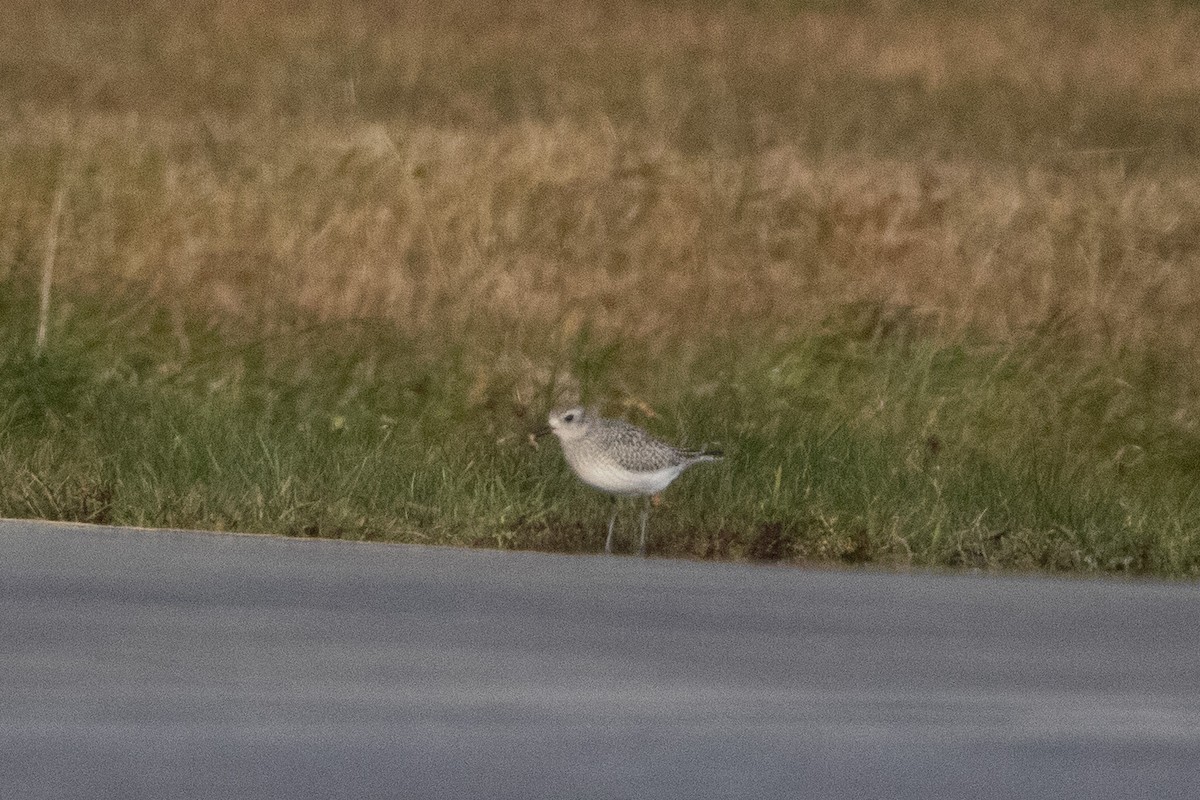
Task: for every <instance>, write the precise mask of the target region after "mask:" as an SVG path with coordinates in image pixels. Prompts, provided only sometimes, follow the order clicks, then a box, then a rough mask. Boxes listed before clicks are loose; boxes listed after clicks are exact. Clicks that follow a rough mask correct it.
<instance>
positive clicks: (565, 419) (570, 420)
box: [563, 414, 575, 422]
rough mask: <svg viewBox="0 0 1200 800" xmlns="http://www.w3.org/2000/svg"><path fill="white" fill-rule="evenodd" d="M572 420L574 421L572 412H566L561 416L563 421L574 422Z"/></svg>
mask: <svg viewBox="0 0 1200 800" xmlns="http://www.w3.org/2000/svg"><path fill="white" fill-rule="evenodd" d="M574 421H575V415H574V414H567V415H566V416H565V417H563V422H574Z"/></svg>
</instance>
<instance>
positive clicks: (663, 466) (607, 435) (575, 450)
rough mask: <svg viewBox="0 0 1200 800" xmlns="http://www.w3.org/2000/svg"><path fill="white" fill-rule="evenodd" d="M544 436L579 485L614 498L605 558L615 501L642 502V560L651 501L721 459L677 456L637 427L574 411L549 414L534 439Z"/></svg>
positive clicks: (711, 453)
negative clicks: (553, 440)
mask: <svg viewBox="0 0 1200 800" xmlns="http://www.w3.org/2000/svg"><path fill="white" fill-rule="evenodd" d="M547 433H553V434H554V435H555V436H557V437H558V441H559V443H560V444H561V445H562V451H563V456H564V457H565V458H566V459H567V464H569V465H570V466H571V469H572V470H573V471H574V472H575V475H576V476H578V478H579V480H581V481H583V482H584V483H586V484H587V485H588V486H591V487H592V488H593V489H599V490H600V491H602V492H606V493H608V494H609V495H612V497H613V510H612V515H611V516H610V517H609V518H608V538H607V539H605V541H604V552H606V553H611V552H612V545H613V526H614V525H615V524H616V522H617V503H616V500H617V498H618V497H637V496H644V497H645V498H646V505H645V508H643V509H642V517H641V540H640V543H639V546H638V552H639V553H640V554H641V555H646V522H647V520H648V519H649V517H650V499H651V497H653V496H654V495H657V494H658V493H659V492H661V491H663V490H664V489H666V488H667V487H668V486H669V485H670V484H671V481H673V480H675V479H676V478H678V477H679V475H680V473H682V472H683V471H684V470H685V469H687V468H688V467H690V466H692V465H693V464H700V463H703V462H705V461H717V460H719V459H720V458H721V453H720V451H718V450H707V451H701V450H682V449H680V448H678V447H673V446H671V445H669V444H667V443H666V442H663V441H659V440H658V439H655V438H654V437H653V436H651V435H650V434H649V433H646V431H644V430H642V429H641V428H639V427H637V426H636V425H631V424H630V423H628V422H625V421H623V420H619V419H605V418H604V417H601V416H598V415H596V414H594V413H592V412H591V411H588V410H586V409H584V408H579V407H576V408H568V409H565V410H563V411H555V412H553V413H552V414H550V426H549V427H547V428H542V429H541V430H539V431H537V432H536V434H535V435H537V436H541V435H544V434H547Z"/></svg>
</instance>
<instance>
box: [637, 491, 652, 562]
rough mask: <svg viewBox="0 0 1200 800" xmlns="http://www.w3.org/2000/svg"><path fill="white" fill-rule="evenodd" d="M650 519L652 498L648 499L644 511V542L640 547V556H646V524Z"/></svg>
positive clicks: (642, 541)
mask: <svg viewBox="0 0 1200 800" xmlns="http://www.w3.org/2000/svg"><path fill="white" fill-rule="evenodd" d="M649 519H650V497H648V496H647V497H646V506H645V508H643V509H642V540H641V543H640V544H639V545H638V555H640V556H645V555H646V522H647V521H648V520H649Z"/></svg>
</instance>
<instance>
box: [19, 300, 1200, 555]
mask: <svg viewBox="0 0 1200 800" xmlns="http://www.w3.org/2000/svg"><path fill="white" fill-rule="evenodd" d="M3 288H4V290H5V291H4V296H5V297H6V298H8V300H7V302H6V303H5V305H4V308H3V315H2V318H3V319H4V320H5V325H4V327H3V329H0V335H2V336H3V339H2V341H3V344H4V351H3V352H5V353H6V355H5V356H4V358H3V359H2V360H0V408H3V409H4V415H3V418H2V419H0V484H2V485H3V489H2V490H0V514H3V515H6V516H14V517H41V518H47V519H64V520H83V521H93V522H106V523H117V524H131V525H152V526H177V527H196V528H209V529H217V530H244V531H262V532H274V533H283V534H287V535H294V536H334V537H341V538H351V539H382V540H390V541H406V542H428V543H451V544H467V545H479V546H497V547H505V548H538V549H551V550H566V551H596V550H598V549H599V547H600V544H601V541H602V527H603V520H604V517H605V514H606V509H607V501H606V500H605V499H604V498H603V497H602V496H601V495H598V494H596V493H593V492H591V491H590V490H588V489H586V488H585V487H583V486H581V485H579V484H578V483H577V482H576V481H575V480H574V478H573V477H572V476H571V475H570V473H569V471H568V470H567V468H566V466H565V464H564V463H563V462H562V459H561V456H560V454H559V452H558V448H557V445H556V444H555V443H553V442H552V441H548V440H543V442H542V444H541V446H540V447H538V448H536V449H535V448H533V447H532V446H531V444H530V443H529V438H528V433H529V432H530V431H531V430H532V429H533V428H534V427H536V426H537V425H539V424H540V423H541V421H542V419H543V417H544V414H545V412H546V410H547V408H548V405H549V402H550V396H551V392H552V389H551V388H550V387H546V393H545V394H543V395H542V396H539V397H520V396H519V393H518V392H516V391H514V390H513V389H512V388H511V387H510V389H509V390H508V391H504V390H500V389H496V388H495V387H493V388H491V389H489V390H488V391H486V392H482V393H480V392H479V391H478V390H476V389H473V381H474V380H475V376H474V374H473V366H472V364H471V363H470V360H469V358H467V357H466V356H464V355H463V354H462V353H456V352H455V351H454V347H453V345H442V346H440V347H439V345H437V344H435V343H433V342H431V341H424V342H418V341H413V340H409V339H406V338H404V337H403V336H400V335H398V334H396V333H395V332H394V330H392V329H390V328H388V327H386V326H381V325H377V324H370V323H353V322H345V323H337V324H333V325H329V324H327V325H316V326H312V327H308V328H304V329H298V330H295V331H292V332H289V333H288V334H286V335H276V336H263V337H261V338H257V339H255V338H252V337H248V336H246V335H244V332H243V335H240V336H236V337H235V336H234V335H232V334H231V333H229V332H221V331H217V330H213V329H211V328H209V329H206V328H205V327H204V326H203V325H201V324H195V325H194V326H191V325H185V326H184V327H183V329H181V330H178V331H176V334H175V335H171V334H170V333H169V329H170V326H169V324H168V322H167V319H166V318H167V316H168V314H167V312H166V311H164V310H163V309H160V308H156V307H154V306H153V305H152V304H147V303H145V302H143V303H142V304H141V307H140V308H139V310H138V312H137V314H136V315H135V316H134V317H133V318H129V317H126V318H121V317H120V316H117V314H118V310H119V309H122V308H128V307H129V306H130V305H131V304H132V299H131V297H127V296H126V297H122V296H117V297H114V298H112V305H111V306H109V305H107V304H102V303H99V302H98V301H97V300H96V299H95V298H84V299H82V300H79V301H73V300H69V299H68V298H60V304H61V306H62V307H64V308H70V314H63V315H61V316H60V317H59V318H58V324H57V326H56V327H55V330H54V334H55V335H54V339H53V341H54V342H55V344H54V345H53V346H51V347H50V348H49V349H48V350H47V351H46V352H45V353H44V354H43V355H42V356H40V357H34V356H32V355H30V354H29V353H30V347H29V343H30V342H31V338H30V337H31V331H32V328H31V325H30V324H29V321H30V320H31V319H32V318H33V316H34V314H35V307H34V304H33V298H34V291H33V288H32V286H30V285H13V284H10V285H7V286H5V287H3ZM839 320H840V321H837V322H830V323H829V325H828V326H827V329H826V330H825V331H823V332H820V333H815V334H812V335H808V336H804V337H798V338H797V339H795V340H793V341H790V342H786V343H783V344H778V345H774V344H772V345H770V346H761V347H756V348H755V349H754V350H753V352H752V353H750V354H749V355H748V354H747V351H746V348H745V347H744V346H740V345H738V344H735V343H717V342H712V343H709V344H708V346H707V347H704V348H696V347H695V346H694V345H693V346H692V347H691V348H690V349H689V350H688V351H687V352H679V353H676V354H672V355H673V356H674V358H671V357H668V358H666V359H665V360H664V361H663V362H662V363H661V364H660V370H662V371H664V372H665V374H661V375H659V376H658V378H657V379H656V380H653V381H648V380H647V377H646V372H645V370H644V369H643V365H641V364H639V363H637V361H638V360H637V358H636V357H632V356H629V355H626V354H625V353H624V352H623V351H622V349H621V348H619V347H614V346H610V345H600V344H597V343H596V342H594V341H589V340H588V339H587V338H586V337H584V336H580V337H579V338H577V339H576V340H574V341H570V342H566V343H563V345H562V346H563V352H562V353H561V355H562V357H563V358H564V359H565V360H567V361H569V362H571V363H569V367H570V368H571V369H573V371H574V372H575V373H576V374H579V375H583V376H587V377H586V379H585V384H584V385H583V386H582V387H581V389H582V393H583V395H584V396H585V397H588V398H589V399H592V400H599V399H601V396H602V395H603V393H604V391H605V387H611V386H615V385H622V386H626V387H628V390H629V391H628V395H627V396H629V397H639V398H640V397H646V396H653V397H654V402H653V403H652V406H653V408H654V410H655V411H656V412H657V415H656V417H655V418H654V419H648V418H647V417H646V416H645V414H644V413H641V412H639V411H638V408H639V407H640V406H643V405H644V404H643V403H642V402H637V403H631V404H629V405H628V406H626V407H621V406H620V405H611V404H610V405H609V408H608V410H609V411H611V412H614V413H626V414H628V415H629V416H631V417H632V418H633V419H635V420H636V421H638V422H640V423H643V424H646V425H648V426H649V427H651V428H652V429H653V430H655V431H656V432H658V433H659V434H661V435H663V436H665V437H667V438H669V439H674V440H679V441H683V442H687V443H688V444H692V445H701V444H705V443H707V444H712V445H720V446H723V447H724V448H725V449H726V452H727V458H726V460H725V461H723V462H721V463H719V464H714V465H704V466H702V467H698V468H696V469H695V470H693V471H692V472H690V473H688V474H687V475H686V476H684V477H683V478H682V479H680V481H679V482H678V483H677V484H676V485H674V486H673V487H671V489H670V490H669V491H668V492H667V493H666V499H667V502H666V504H665V505H664V506H662V507H660V508H658V509H656V511H655V512H654V515H653V518H652V519H653V525H652V538H651V550H652V552H653V553H656V554H661V555H673V556H685V557H701V558H738V559H741V558H748V559H761V560H787V561H793V562H797V563H810V562H829V561H832V562H844V563H880V564H886V565H906V566H908V565H912V566H930V567H935V566H957V567H985V568H1013V569H1049V570H1063V571H1118V572H1120V571H1128V572H1133V573H1152V574H1159V575H1189V574H1194V573H1196V572H1197V571H1198V570H1200V542H1197V538H1196V531H1197V530H1198V529H1200V498H1198V497H1197V492H1196V489H1195V486H1196V482H1195V476H1196V472H1197V468H1198V467H1200V438H1198V437H1197V436H1196V435H1195V434H1190V435H1187V434H1183V433H1182V432H1181V431H1179V430H1176V429H1174V428H1173V427H1172V426H1171V424H1170V422H1169V419H1168V418H1167V417H1166V415H1165V414H1164V413H1163V407H1162V406H1161V404H1162V402H1163V398H1164V397H1167V396H1170V394H1171V392H1172V390H1173V387H1172V386H1171V385H1170V384H1169V383H1167V382H1165V381H1164V382H1160V383H1153V382H1151V381H1149V380H1147V378H1146V375H1145V369H1146V365H1145V364H1142V363H1138V362H1136V361H1130V362H1128V363H1124V362H1120V361H1115V362H1111V363H1107V364H1098V363H1094V362H1088V361H1087V360H1086V359H1084V358H1082V357H1081V354H1080V353H1079V352H1078V351H1077V350H1073V349H1072V343H1071V340H1070V337H1068V336H1066V335H1064V334H1061V333H1060V334H1059V336H1058V337H1057V338H1055V339H1049V338H1046V337H1045V336H1043V337H1039V338H1038V339H1036V340H1032V341H1031V342H1030V343H1026V344H1019V345H1011V346H997V345H994V344H987V343H978V344H967V343H958V344H954V345H945V344H937V343H935V342H933V341H930V340H927V339H921V338H914V337H904V336H900V337H888V336H885V335H882V334H881V333H880V332H879V331H875V332H869V331H863V330H861V329H860V330H849V329H848V327H849V326H847V324H846V323H845V321H844V316H843V317H839ZM834 326H840V329H839V328H838V327H834ZM154 332H157V335H154ZM183 336H186V337H187V339H188V340H189V341H190V343H191V344H190V351H189V355H188V356H186V357H183V356H182V355H181V353H180V351H179V346H178V343H179V341H181V340H182V339H181V338H180V337H183ZM535 355H545V354H535ZM672 388H674V391H671V389H672ZM635 519H636V515H635V513H634V511H633V508H632V507H630V508H628V509H627V513H626V514H625V515H624V516H623V517H622V520H623V523H624V528H623V532H624V534H625V539H624V541H625V543H626V545H629V546H631V545H632V537H633V534H634V530H633V526H634V521H635Z"/></svg>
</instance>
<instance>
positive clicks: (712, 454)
mask: <svg viewBox="0 0 1200 800" xmlns="http://www.w3.org/2000/svg"><path fill="white" fill-rule="evenodd" d="M691 457H692V460H693V461H696V462H701V461H720V460H721V459H723V458H724V457H725V453H724V451H721V450H694V451H692V453H691Z"/></svg>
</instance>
